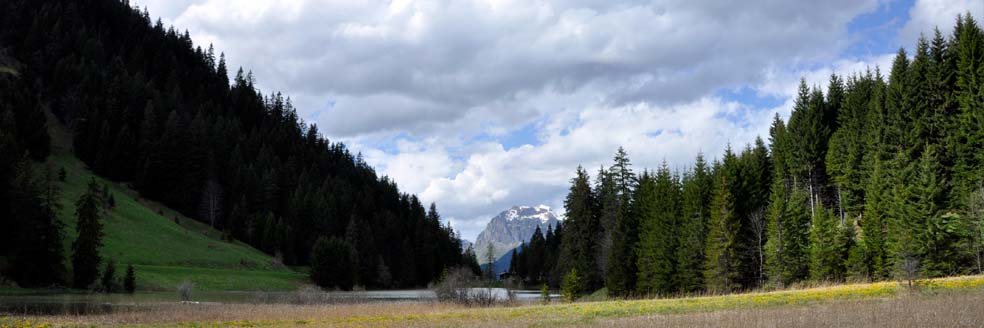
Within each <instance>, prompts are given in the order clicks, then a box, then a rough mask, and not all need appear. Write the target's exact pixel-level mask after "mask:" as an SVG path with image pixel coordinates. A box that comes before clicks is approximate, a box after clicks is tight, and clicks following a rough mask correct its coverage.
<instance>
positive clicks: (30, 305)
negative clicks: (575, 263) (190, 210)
mask: <svg viewBox="0 0 984 328" xmlns="http://www.w3.org/2000/svg"><path fill="white" fill-rule="evenodd" d="M484 290H485V289H479V288H475V289H473V291H475V292H478V291H484ZM491 292H492V294H493V295H495V297H496V298H498V299H502V300H505V299H507V298H508V292H507V291H506V289H503V288H492V289H491ZM513 292H514V296H515V298H516V300H519V301H536V300H539V299H540V292H539V291H534V290H514V291H513ZM551 297H552V298H556V297H557V295H551ZM436 301H437V296H436V295H435V294H434V291H432V290H427V289H416V290H380V291H353V292H329V293H321V292H311V291H307V292H198V293H193V294H192V297H191V302H190V303H192V304H203V305H210V304H230V303H250V304H329V303H368V302H436ZM180 302H181V300H180V299H179V297H178V295H177V294H176V293H174V292H141V293H137V294H134V295H126V294H111V295H106V294H82V293H57V292H17V293H0V315H3V314H8V315H95V314H106V313H113V312H124V311H141V310H146V309H149V308H151V307H153V306H156V305H170V304H176V303H180Z"/></svg>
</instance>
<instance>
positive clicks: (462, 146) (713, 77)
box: [142, 0, 981, 238]
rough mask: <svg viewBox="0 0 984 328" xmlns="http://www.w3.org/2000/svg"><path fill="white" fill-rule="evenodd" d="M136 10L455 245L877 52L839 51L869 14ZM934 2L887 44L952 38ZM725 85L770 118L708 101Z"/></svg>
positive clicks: (308, 2)
mask: <svg viewBox="0 0 984 328" xmlns="http://www.w3.org/2000/svg"><path fill="white" fill-rule="evenodd" d="M142 2H146V5H148V6H149V7H150V9H151V13H152V15H162V16H165V19H164V21H165V22H173V23H174V24H176V25H177V27H178V28H179V29H181V30H183V29H188V30H190V31H191V34H192V37H193V38H194V39H195V41H196V43H197V44H207V43H214V44H215V46H216V48H217V49H220V50H221V51H224V52H225V53H226V55H227V61H228V62H229V65H230V66H231V67H237V66H243V67H245V68H247V69H251V70H252V71H253V72H254V73H255V75H256V77H257V80H258V81H259V86H260V87H261V88H263V89H264V90H267V91H270V90H280V91H283V92H284V93H285V94H288V95H290V96H291V97H292V100H293V101H294V103H295V105H296V106H297V107H298V110H299V112H300V114H301V115H302V117H304V118H305V119H306V120H308V121H309V122H315V123H318V125H319V127H320V129H321V131H323V132H324V133H326V134H327V135H328V137H330V138H332V139H334V140H341V141H345V142H346V143H347V144H348V145H349V146H350V147H351V148H352V149H353V150H354V151H359V152H361V153H362V154H363V155H364V156H365V158H366V161H367V162H369V163H370V164H372V165H373V166H375V167H376V168H377V170H378V172H380V173H381V174H385V175H388V176H390V177H391V178H393V179H394V180H395V181H397V182H398V183H399V185H400V187H401V189H402V190H405V191H408V192H412V193H417V194H419V195H420V196H421V198H422V199H423V200H424V201H426V202H430V201H435V202H437V203H438V206H439V209H440V210H441V212H442V214H443V216H444V217H445V218H447V219H448V220H449V221H450V222H452V224H453V225H454V226H455V227H456V229H459V230H461V231H463V235H464V236H465V237H467V238H473V237H474V236H475V235H477V233H478V231H479V230H480V229H481V228H482V227H484V225H485V223H486V222H487V220H488V219H489V218H490V217H491V216H493V215H495V214H497V213H498V212H499V211H501V210H503V209H505V208H508V207H510V206H512V205H519V204H532V203H546V204H547V205H550V206H551V207H553V208H554V209H556V210H560V211H562V209H563V206H562V205H563V204H562V202H563V196H564V195H565V194H566V189H567V187H568V182H569V180H570V178H571V177H572V175H573V173H574V168H575V167H576V166H577V165H579V164H580V165H583V166H584V167H585V168H586V169H588V171H589V172H591V174H592V175H594V174H595V172H596V171H597V169H598V167H599V166H601V165H608V164H609V162H610V160H611V157H612V155H613V153H614V151H615V149H616V148H617V147H619V146H624V147H626V149H627V150H628V152H629V155H630V158H631V159H632V160H633V162H634V163H635V167H636V169H637V170H641V169H642V168H645V167H649V168H653V167H656V166H658V165H659V163H661V162H662V161H664V160H665V161H667V162H668V164H669V165H670V166H671V167H672V168H675V169H684V168H686V167H687V166H689V165H690V164H691V163H692V161H693V158H694V156H695V155H696V154H697V152H698V151H703V152H704V153H705V155H706V157H708V159H713V158H715V157H719V156H720V155H721V153H722V152H723V149H724V147H725V146H726V145H727V144H728V143H731V144H733V146H734V148H736V149H740V148H741V147H743V146H744V144H745V143H748V142H752V141H753V140H754V138H755V137H756V136H759V135H761V136H763V137H764V136H765V134H766V133H767V131H768V125H769V124H770V123H771V118H772V116H773V115H775V114H776V113H778V114H780V115H783V116H784V117H786V116H788V113H789V110H790V108H791V104H792V98H791V97H792V95H793V94H794V93H795V90H796V86H797V84H798V83H799V79H800V78H801V77H804V78H805V79H806V80H807V81H808V83H809V84H811V85H813V84H815V85H819V86H824V87H825V86H826V84H827V79H828V78H829V75H830V74H831V73H833V72H837V73H838V74H842V75H846V74H850V73H853V72H856V71H861V70H863V69H865V68H867V67H874V66H876V65H881V67H882V68H883V71H886V70H887V65H888V63H890V59H891V55H892V54H871V55H865V56H864V57H851V56H845V55H844V53H843V52H844V51H845V49H848V48H849V47H850V46H851V44H852V42H857V39H856V37H857V35H853V34H852V33H851V31H849V30H848V27H849V26H850V24H851V22H852V21H854V20H855V19H857V17H858V16H859V15H861V14H863V13H868V12H872V11H875V10H876V9H878V7H879V6H884V5H886V3H884V1H880V0H862V1H855V0H835V1H811V2H793V1H764V0H762V1H719V2H702V1H687V0H669V1H659V2H654V1H632V0H630V1H601V0H522V1H520V0H432V1H413V0H394V1H381V0H367V1H329V0H296V1H287V0H284V1H241V0H196V1H192V0H182V1H159V0H144V1H142ZM951 3H953V2H938V3H937V2H933V1H919V2H917V4H916V5H915V6H914V7H913V8H912V9H910V11H909V15H910V16H911V17H912V19H911V21H910V22H908V23H905V28H904V29H903V30H902V31H901V32H900V34H899V35H900V36H899V38H905V35H909V34H911V33H910V32H908V31H910V30H914V31H918V30H926V28H925V26H926V25H927V24H944V25H947V26H948V24H952V17H953V16H954V15H955V13H954V14H947V12H946V11H948V10H951V8H949V7H948V5H949V4H951ZM957 3H958V4H960V6H963V7H961V8H967V7H968V6H971V5H973V0H970V1H963V2H959V0H957ZM955 7H959V6H955ZM960 10H962V11H966V9H960ZM975 14H976V12H975ZM940 16H943V17H944V18H943V21H940V22H937V18H938V17H940ZM978 17H981V16H978ZM917 35H918V33H917ZM741 88H745V89H748V90H751V91H752V92H753V93H754V94H755V95H757V96H759V97H769V98H774V99H777V100H778V104H772V105H768V106H761V105H755V104H749V103H742V102H740V101H738V100H734V99H729V97H727V96H722V95H720V94H719V91H721V90H725V89H741ZM521 130H522V131H529V135H524V136H522V138H523V139H522V140H519V141H518V142H509V143H508V145H507V143H506V142H504V141H503V140H505V139H507V138H511V137H514V136H516V135H517V134H519V133H520V131H521Z"/></svg>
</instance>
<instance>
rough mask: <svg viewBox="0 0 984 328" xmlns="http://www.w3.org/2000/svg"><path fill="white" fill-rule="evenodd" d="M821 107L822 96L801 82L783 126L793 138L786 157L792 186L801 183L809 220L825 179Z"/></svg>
mask: <svg viewBox="0 0 984 328" xmlns="http://www.w3.org/2000/svg"><path fill="white" fill-rule="evenodd" d="M825 106H826V104H825V102H824V97H823V93H822V92H821V91H820V90H818V89H813V90H812V91H811V90H810V89H808V88H807V86H806V81H805V80H801V81H800V86H799V94H798V96H797V98H796V104H795V105H794V107H793V112H792V114H791V115H790V117H789V124H788V126H787V129H788V131H789V133H790V134H791V135H793V136H795V137H794V138H790V146H791V148H790V154H789V156H787V157H786V160H787V161H788V164H787V165H788V167H789V169H790V172H789V173H790V174H791V175H792V176H793V177H794V179H795V181H796V184H800V183H802V185H803V186H804V187H805V188H806V189H807V191H808V192H809V196H810V213H811V214H810V215H811V217H812V216H813V215H815V214H816V213H815V210H816V208H817V206H818V205H819V203H820V202H821V201H822V199H820V196H821V195H822V192H823V190H822V188H823V184H824V182H825V179H826V172H825V168H824V167H823V160H824V159H825V158H826V153H827V143H828V140H829V138H830V130H829V128H828V127H827V125H825V123H824V122H825V121H826V118H825V114H826V112H825V111H826V109H825Z"/></svg>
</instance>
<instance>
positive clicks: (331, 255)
mask: <svg viewBox="0 0 984 328" xmlns="http://www.w3.org/2000/svg"><path fill="white" fill-rule="evenodd" d="M352 253H353V252H352V246H351V245H349V244H348V243H346V242H345V241H343V240H340V239H337V238H324V237H322V238H319V239H318V241H317V242H316V243H315V244H314V249H313V250H312V251H311V280H312V281H314V283H315V284H317V285H318V286H320V287H321V288H338V289H341V290H351V289H352V286H353V285H354V284H355V267H354V264H355V263H354V261H353V254H352Z"/></svg>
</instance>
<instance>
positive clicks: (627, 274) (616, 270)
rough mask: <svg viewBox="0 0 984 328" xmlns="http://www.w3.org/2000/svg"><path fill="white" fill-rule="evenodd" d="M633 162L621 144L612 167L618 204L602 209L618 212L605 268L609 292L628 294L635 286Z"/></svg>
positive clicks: (636, 231)
mask: <svg viewBox="0 0 984 328" xmlns="http://www.w3.org/2000/svg"><path fill="white" fill-rule="evenodd" d="M630 166H631V164H630V162H629V158H628V155H627V154H626V153H625V150H624V149H623V148H621V147H619V149H618V151H617V152H616V154H615V163H614V164H613V165H612V167H611V168H610V169H609V173H610V174H611V176H612V180H613V182H614V183H613V184H614V187H615V192H616V204H615V208H614V209H603V210H605V211H608V210H611V211H613V212H615V227H614V229H613V231H612V237H611V240H612V242H611V250H610V251H609V255H608V260H607V263H606V264H607V265H606V269H605V287H607V288H608V293H609V294H610V295H615V296H625V295H627V294H628V293H630V292H632V291H634V290H635V281H636V259H635V245H636V241H637V240H638V225H639V223H638V220H637V218H636V215H635V214H633V213H632V208H633V206H634V204H633V201H632V199H633V198H634V197H636V195H635V192H634V190H635V189H636V187H635V186H636V184H637V181H636V177H635V175H634V174H633V173H632V169H631V167H630Z"/></svg>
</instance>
